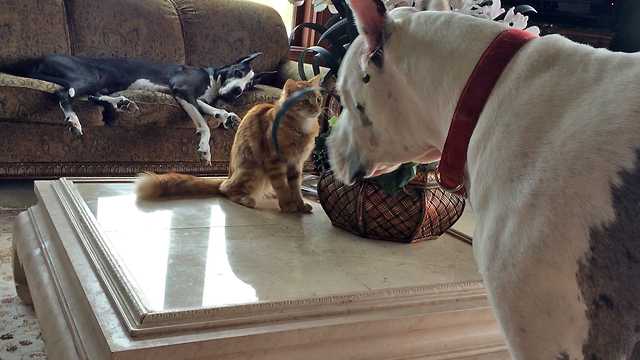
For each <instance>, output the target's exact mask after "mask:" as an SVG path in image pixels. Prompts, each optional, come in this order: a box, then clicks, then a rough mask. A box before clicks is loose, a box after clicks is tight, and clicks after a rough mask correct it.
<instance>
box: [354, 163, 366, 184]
mask: <svg viewBox="0 0 640 360" xmlns="http://www.w3.org/2000/svg"><path fill="white" fill-rule="evenodd" d="M365 175H367V171H366V170H365V168H364V167H363V166H360V167H358V170H356V172H355V173H354V174H353V175H352V176H351V179H350V180H351V181H350V182H351V183H353V182H354V181H356V180H359V179H362V178H363V177H364V176H365Z"/></svg>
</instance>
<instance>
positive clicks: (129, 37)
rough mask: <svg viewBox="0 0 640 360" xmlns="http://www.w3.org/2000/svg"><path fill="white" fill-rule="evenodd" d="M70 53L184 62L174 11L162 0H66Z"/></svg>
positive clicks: (175, 12) (179, 27) (178, 23)
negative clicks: (69, 20)
mask: <svg viewBox="0 0 640 360" xmlns="http://www.w3.org/2000/svg"><path fill="white" fill-rule="evenodd" d="M67 3H68V6H69V13H70V19H71V40H72V43H73V54H74V55H76V56H82V57H89V58H98V59H104V58H114V57H116V58H119V57H128V58H138V59H147V60H156V61H164V62H171V63H184V61H185V57H184V41H183V39H182V28H181V25H180V19H179V17H178V12H177V10H176V8H175V7H174V5H173V2H172V1H166V0H144V1H131V0H100V1H96V0H67Z"/></svg>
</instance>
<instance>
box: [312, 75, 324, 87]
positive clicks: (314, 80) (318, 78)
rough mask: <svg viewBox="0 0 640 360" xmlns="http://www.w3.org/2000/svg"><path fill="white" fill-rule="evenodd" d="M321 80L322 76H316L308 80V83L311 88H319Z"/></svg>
mask: <svg viewBox="0 0 640 360" xmlns="http://www.w3.org/2000/svg"><path fill="white" fill-rule="evenodd" d="M321 80H322V74H318V75H316V76H314V77H312V78H311V79H309V83H310V84H311V86H320V81H321Z"/></svg>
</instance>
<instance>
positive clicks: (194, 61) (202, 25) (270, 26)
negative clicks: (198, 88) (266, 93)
mask: <svg viewBox="0 0 640 360" xmlns="http://www.w3.org/2000/svg"><path fill="white" fill-rule="evenodd" d="M174 1H175V3H176V5H177V7H178V10H179V12H180V16H181V18H182V26H183V29H184V42H185V49H186V61H187V64H189V65H193V66H211V67H216V66H223V65H226V64H229V63H231V62H232V61H234V60H236V59H237V58H238V57H240V56H244V55H249V54H252V53H254V52H258V51H260V52H262V53H263V56H261V57H259V58H258V59H256V60H255V61H254V62H253V63H252V66H253V67H254V69H255V70H256V71H258V72H262V71H271V70H276V69H277V68H278V66H279V65H280V64H281V63H282V62H283V61H286V59H287V57H288V55H289V43H288V41H287V31H286V29H285V26H284V23H283V22H282V18H281V17H280V15H279V14H278V12H277V11H276V10H275V9H274V8H272V7H270V6H267V5H263V4H258V3H255V2H252V1H237V0H216V1H201V0H174Z"/></svg>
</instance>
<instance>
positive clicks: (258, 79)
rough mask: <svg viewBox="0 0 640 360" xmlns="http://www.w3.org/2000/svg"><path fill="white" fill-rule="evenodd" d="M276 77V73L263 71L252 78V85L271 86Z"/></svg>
mask: <svg viewBox="0 0 640 360" xmlns="http://www.w3.org/2000/svg"><path fill="white" fill-rule="evenodd" d="M277 77H278V72H277V71H264V72H261V73H259V74H256V76H254V77H253V84H254V85H255V84H267V85H269V84H273V83H274V82H275V81H276V79H277Z"/></svg>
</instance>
